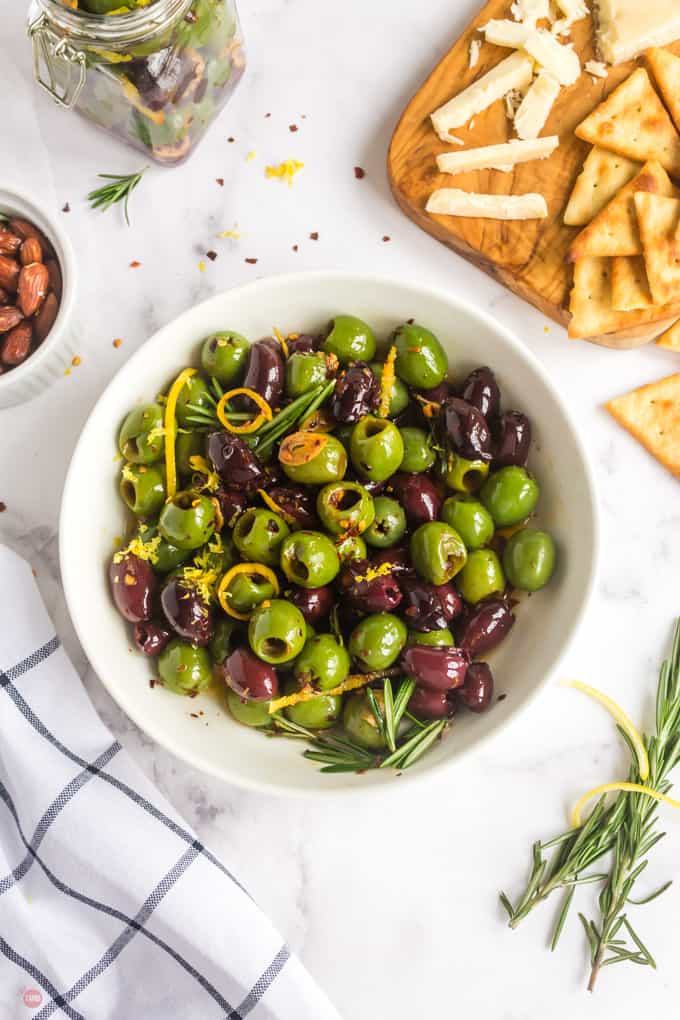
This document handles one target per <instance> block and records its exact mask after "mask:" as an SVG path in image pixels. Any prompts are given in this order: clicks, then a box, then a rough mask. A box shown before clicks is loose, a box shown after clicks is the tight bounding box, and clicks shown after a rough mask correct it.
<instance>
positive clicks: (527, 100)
mask: <svg viewBox="0 0 680 1020" xmlns="http://www.w3.org/2000/svg"><path fill="white" fill-rule="evenodd" d="M559 91H560V83H559V82H558V80H557V78H553V76H552V75H551V74H548V73H547V71H541V73H540V74H539V75H538V77H537V78H536V79H535V80H534V83H533V84H532V86H531V88H530V89H529V91H528V92H527V94H526V95H525V97H524V99H523V100H522V102H521V103H520V104H519V109H518V110H517V112H516V113H515V120H514V123H515V131H516V132H517V136H518V137H519V138H524V139H527V138H538V136H539V135H540V133H541V131H542V130H543V128H544V126H545V122H546V121H547V119H548V116H549V114H550V111H551V110H552V107H553V103H554V102H555V100H556V99H557V97H558V95H559Z"/></svg>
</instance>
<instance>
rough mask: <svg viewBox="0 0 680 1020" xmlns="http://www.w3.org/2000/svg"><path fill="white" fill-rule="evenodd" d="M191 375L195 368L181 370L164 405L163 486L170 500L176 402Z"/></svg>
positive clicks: (174, 487)
mask: <svg viewBox="0 0 680 1020" xmlns="http://www.w3.org/2000/svg"><path fill="white" fill-rule="evenodd" d="M192 375H196V369H195V368H184V369H182V371H181V372H180V373H179V375H178V376H177V378H176V379H175V381H174V383H173V384H172V386H171V387H170V389H169V390H168V402H167V404H166V405H165V419H164V421H163V427H164V428H165V485H166V490H167V494H168V499H172V497H173V496H174V495H175V493H176V492H177V465H176V462H175V440H176V439H177V420H176V418H175V414H176V411H177V401H178V399H179V395H180V393H181V391H182V388H183V387H184V384H185V383H186V382H187V381H188V380H189V379H191V377H192Z"/></svg>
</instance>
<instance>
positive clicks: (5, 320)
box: [0, 305, 23, 333]
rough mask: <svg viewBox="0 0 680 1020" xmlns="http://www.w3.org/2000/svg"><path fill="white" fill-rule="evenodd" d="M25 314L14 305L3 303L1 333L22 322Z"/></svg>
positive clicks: (0, 323) (0, 319) (0, 310)
mask: <svg viewBox="0 0 680 1020" xmlns="http://www.w3.org/2000/svg"><path fill="white" fill-rule="evenodd" d="M22 319H23V315H22V314H21V312H20V311H19V309H18V308H15V307H14V305H3V306H2V307H1V308H0V333H7V331H8V330H10V329H14V327H15V326H16V325H17V324H18V323H19V322H21V320H22Z"/></svg>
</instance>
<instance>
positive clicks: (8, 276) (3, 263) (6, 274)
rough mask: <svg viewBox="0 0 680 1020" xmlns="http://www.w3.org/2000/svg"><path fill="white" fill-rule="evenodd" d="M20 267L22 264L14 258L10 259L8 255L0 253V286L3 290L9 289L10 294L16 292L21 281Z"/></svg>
mask: <svg viewBox="0 0 680 1020" xmlns="http://www.w3.org/2000/svg"><path fill="white" fill-rule="evenodd" d="M20 269H21V266H20V265H19V263H18V262H15V261H14V259H9V258H7V256H6V255H0V287H2V289H3V290H8V291H9V292H10V294H13V293H14V291H15V290H16V289H17V284H18V282H19V270H20Z"/></svg>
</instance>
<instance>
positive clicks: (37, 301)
mask: <svg viewBox="0 0 680 1020" xmlns="http://www.w3.org/2000/svg"><path fill="white" fill-rule="evenodd" d="M49 284H50V274H49V273H48V272H47V269H46V267H45V266H44V265H43V263H42V262H31V263H29V265H27V266H24V267H23V269H22V270H21V272H20V273H19V287H18V291H19V308H20V309H21V311H22V312H23V313H24V315H26V316H30V315H35V313H36V312H37V311H38V309H39V308H40V306H41V304H42V303H43V300H44V297H45V295H46V294H47V288H48V287H49Z"/></svg>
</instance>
